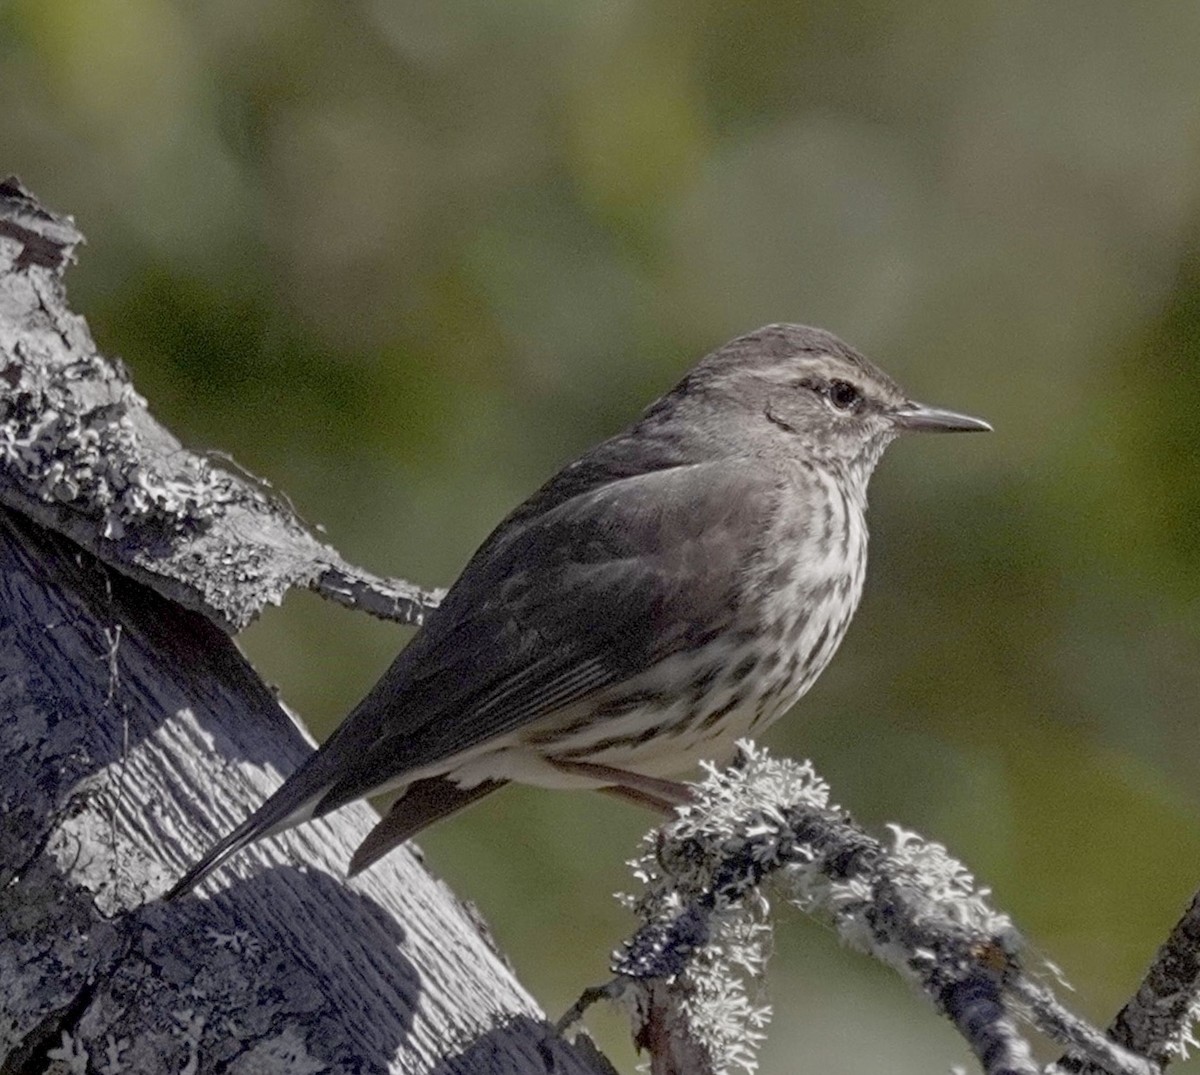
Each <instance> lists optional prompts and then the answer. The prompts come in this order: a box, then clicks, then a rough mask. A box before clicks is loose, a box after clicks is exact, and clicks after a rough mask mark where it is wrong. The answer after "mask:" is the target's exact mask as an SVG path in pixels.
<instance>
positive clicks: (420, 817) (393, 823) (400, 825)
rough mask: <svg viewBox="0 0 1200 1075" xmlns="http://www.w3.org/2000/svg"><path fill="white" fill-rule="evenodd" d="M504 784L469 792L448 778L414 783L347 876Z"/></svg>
mask: <svg viewBox="0 0 1200 1075" xmlns="http://www.w3.org/2000/svg"><path fill="white" fill-rule="evenodd" d="M507 783H508V781H507V780H484V781H483V782H482V783H479V784H475V785H474V786H472V787H469V788H462V787H459V786H458V784H456V783H455V782H454V781H453V780H452V779H450V778H449V777H447V776H431V777H427V778H426V779H424V780H417V781H414V782H413V783H412V784H410V785H409V786H408V788H406V789H405V790H404V791H403V792H402V793H401V795H400V797H399V798H398V799H397V800H396V801H395V802H394V803H392V808H391V809H390V810H389V811H388V812H387V813H386V814H384V815H383V817H381V818H380V819H379V821H378V823H377V824H376V825H375V827H374V828H373V829H372V830H371V831H370V832H369V833H367V838H366V839H365V840H363V842H362V843H361V844H359V845H358V850H357V851H355V852H354V857H353V858H351V859H350V871H349V872H350V876H351V877H353V876H354V875H355V874H356V873H359V872H361V871H362V870H365V869H366V868H367V867H368V866H370V865H371V864H372V863H374V862H378V861H379V859H381V858H383V856H384V855H386V854H387V853H388V852H389V851H391V850H392V848H394V847H399V846H400V845H401V844H402V843H404V841H405V840H409V839H411V838H412V837H413V836H415V835H416V834H417V833H418V832H420V831H421V830H422V829H423V828H425V826H426V825H432V824H433V823H434V822H435V821H438V820H440V819H441V818H444V817H447V816H448V815H450V814H453V813H456V812H457V811H459V810H462V809H463V808H464V807H467V806H470V805H471V803H473V802H476V801H477V800H479V799H482V798H483V797H484V796H485V795H487V794H489V793H490V792H493V791H496V790H497V789H499V788H502V787H504V785H505V784H507Z"/></svg>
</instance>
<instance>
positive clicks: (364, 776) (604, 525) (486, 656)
mask: <svg viewBox="0 0 1200 1075" xmlns="http://www.w3.org/2000/svg"><path fill="white" fill-rule="evenodd" d="M777 495H778V494H777V490H776V488H775V486H774V483H773V482H771V481H770V480H769V478H767V477H764V476H761V475H759V474H758V473H756V468H755V467H754V466H753V465H752V463H751V462H750V461H730V462H714V463H705V464H698V465H691V466H676V467H672V468H669V469H664V470H658V471H654V472H651V473H647V474H640V475H635V476H631V477H625V478H622V479H620V480H618V481H613V482H609V483H606V484H603V485H601V486H599V487H597V488H592V489H590V490H588V491H587V492H584V493H582V494H580V495H577V496H574V497H571V498H570V499H568V500H566V501H564V502H562V503H559V504H557V505H556V506H554V507H552V508H551V509H549V510H547V511H545V512H543V513H542V514H540V515H537V516H535V517H533V518H531V519H527V520H525V521H524V524H523V525H521V526H519V527H517V528H515V529H514V530H513V531H512V532H511V533H510V534H509V535H507V536H504V537H502V538H500V539H498V540H492V541H489V542H488V543H486V544H485V545H484V546H483V548H482V549H481V550H480V553H479V554H477V556H476V558H475V559H474V560H472V562H471V563H470V564H469V565H468V566H467V568H466V570H465V571H464V572H463V574H462V576H460V578H459V580H458V581H457V582H456V583H455V585H454V587H453V588H452V589H451V591H450V592H449V593H448V594H447V596H446V599H445V601H444V602H443V604H442V607H441V608H439V609H438V610H437V612H436V613H435V614H434V615H433V616H432V617H431V618H430V621H429V623H428V625H427V626H426V627H425V628H424V629H423V631H422V633H421V634H420V635H418V636H417V638H415V639H414V640H413V642H412V643H411V644H410V645H409V647H408V649H406V650H405V651H404V652H403V653H402V654H401V655H400V657H398V658H397V660H396V662H395V664H393V666H392V667H391V668H390V669H389V670H388V672H387V673H386V674H385V675H384V677H383V678H382V679H381V680H380V681H379V683H378V684H376V686H375V687H374V689H372V691H371V692H370V693H369V694H368V695H367V697H366V698H364V699H363V701H362V702H361V703H360V704H359V705H358V706H357V707H356V709H355V710H354V712H353V713H351V715H350V716H349V717H348V718H347V720H346V721H345V722H344V723H343V725H342V727H341V728H339V729H338V731H337V732H336V733H335V734H334V736H333V737H331V739H330V740H328V741H327V743H326V745H325V746H324V747H323V748H322V751H321V753H322V754H328V755H329V760H330V762H333V760H334V758H335V757H336V771H337V773H338V779H337V781H336V783H334V784H332V785H331V786H330V787H329V789H328V791H327V792H326V793H325V795H324V797H323V798H322V799H321V801H320V803H319V805H318V806H317V809H316V812H317V813H318V814H319V813H325V812H326V811H328V810H331V809H335V808H336V807H338V806H340V805H342V804H343V803H346V802H349V801H351V800H352V799H356V798H360V797H362V796H364V795H369V794H371V793H372V792H373V791H376V790H379V789H381V788H382V787H384V786H386V785H388V784H389V783H393V782H395V781H396V780H397V779H402V777H403V774H404V773H406V772H411V771H414V770H417V769H423V768H427V767H429V766H431V765H435V764H436V763H437V762H439V761H441V760H444V759H447V758H450V757H452V756H454V755H457V754H460V753H461V752H463V751H466V750H470V749H472V748H473V747H476V746H479V745H481V744H484V743H486V742H488V741H489V740H496V739H499V738H501V737H503V736H505V735H507V734H508V733H510V732H512V731H513V730H514V729H517V728H520V727H524V726H527V725H529V724H530V723H532V722H534V721H536V720H538V719H539V718H540V717H543V716H545V715H546V714H549V713H551V712H554V711H556V710H560V709H564V708H566V707H567V706H569V705H571V704H573V703H576V702H578V701H580V700H581V699H584V698H586V697H587V696H589V695H592V694H594V693H595V692H597V691H599V690H601V689H603V688H605V687H607V686H610V685H612V684H615V683H620V682H622V681H623V680H627V679H629V678H631V677H633V676H634V675H636V674H638V673H639V672H641V671H643V670H645V669H647V668H649V667H651V666H652V665H654V664H655V663H657V662H658V661H659V660H661V659H662V658H663V657H665V656H667V655H668V654H670V653H673V652H676V651H678V650H681V649H686V648H691V647H695V646H699V645H701V644H702V643H703V642H704V641H706V640H707V639H708V638H710V637H711V636H712V635H714V634H715V633H717V632H719V631H720V630H722V629H723V628H724V627H725V626H726V625H727V624H728V623H729V621H730V619H731V618H732V617H733V616H734V615H735V614H736V612H737V607H738V603H739V600H740V594H741V593H742V589H743V587H742V585H741V580H742V578H743V577H744V574H745V572H746V571H747V570H748V569H749V568H750V566H751V564H752V562H753V561H754V559H755V554H756V550H757V549H758V548H759V547H760V546H761V543H762V542H763V541H764V540H765V534H764V529H765V526H764V524H765V520H766V517H767V515H768V513H769V511H770V508H771V504H772V502H773V500H774V498H775V497H776V496H777Z"/></svg>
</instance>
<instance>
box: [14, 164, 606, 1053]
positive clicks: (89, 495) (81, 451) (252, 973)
mask: <svg viewBox="0 0 1200 1075" xmlns="http://www.w3.org/2000/svg"><path fill="white" fill-rule="evenodd" d="M79 242H80V235H79V233H78V231H77V230H76V229H75V228H74V226H73V224H72V223H71V222H70V221H69V220H66V219H62V218H58V217H55V216H54V215H53V214H50V213H48V212H47V211H46V210H44V209H43V208H41V207H40V206H39V205H38V204H37V203H36V201H34V199H33V198H32V197H31V196H30V195H29V194H28V193H27V192H26V191H24V190H23V189H22V188H20V186H19V185H18V184H16V182H15V181H13V180H9V181H7V182H4V183H0V759H2V765H3V772H4V774H5V779H4V781H3V782H0V981H2V982H3V983H4V989H3V990H2V991H0V1071H2V1072H4V1073H6V1075H8V1073H13V1075H16V1073H21V1075H24V1073H26V1072H35V1071H38V1072H40V1071H44V1070H46V1069H47V1068H49V1067H51V1066H52V1065H53V1067H54V1069H55V1070H70V1071H76V1070H78V1071H83V1070H87V1071H95V1072H99V1073H102V1075H108V1073H115V1072H117V1071H148V1072H150V1071H193V1072H213V1071H222V1072H228V1073H237V1072H245V1073H249V1072H262V1071H288V1072H318V1071H320V1072H330V1073H341V1072H344V1073H349V1072H359V1071H372V1072H374V1071H380V1072H384V1071H386V1072H396V1073H405V1075H407V1073H416V1072H421V1073H423V1075H424V1073H428V1072H436V1073H440V1075H449V1073H452V1072H457V1073H468V1072H472V1073H473V1072H479V1071H489V1072H501V1073H511V1075H524V1073H527V1072H531V1071H551V1070H553V1071H555V1072H564V1073H570V1075H589V1073H590V1075H595V1073H596V1072H597V1071H603V1070H609V1071H611V1069H606V1066H605V1062H604V1061H603V1059H602V1058H600V1057H599V1056H598V1054H596V1053H595V1051H594V1049H589V1048H588V1047H587V1046H586V1044H581V1045H579V1046H577V1047H572V1046H570V1045H568V1044H567V1043H565V1042H563V1041H562V1040H561V1039H560V1038H559V1037H558V1036H557V1035H556V1034H555V1033H554V1031H553V1028H551V1027H549V1026H548V1025H547V1024H546V1023H545V1022H544V1020H543V1018H542V1016H541V1013H540V1012H539V1011H538V1009H537V1006H536V1005H535V1004H534V1002H533V1000H532V999H531V998H530V997H529V996H528V994H527V993H526V992H525V991H524V990H523V989H522V988H521V986H520V984H519V983H518V982H517V981H516V980H515V979H514V977H513V976H512V973H511V971H510V970H509V969H508V967H507V966H506V965H505V963H504V961H503V958H502V957H501V956H500V955H499V954H498V953H497V951H496V950H495V948H494V945H493V944H492V942H491V940H490V938H489V937H488V936H487V935H486V933H485V932H484V930H483V928H482V927H481V926H480V924H479V922H478V918H477V916H476V915H475V914H474V913H472V912H471V911H469V910H468V909H466V908H464V907H462V906H461V905H460V904H459V903H458V902H457V900H455V898H454V897H453V895H452V894H451V893H450V892H449V890H448V889H446V888H445V887H444V886H443V885H442V884H441V883H440V882H438V881H436V880H435V879H434V878H432V877H430V876H429V874H428V873H427V872H426V871H425V870H424V868H423V867H422V866H421V863H420V860H419V858H418V852H417V851H416V849H415V848H410V849H409V850H407V851H405V852H402V853H398V854H395V855H392V856H389V858H388V860H387V861H386V862H383V863H380V864H379V865H378V866H377V867H375V868H374V869H372V870H371V871H370V872H369V873H368V874H365V875H364V876H362V877H360V878H357V879H355V880H354V881H347V880H346V878H345V864H346V862H347V861H348V859H349V856H350V853H351V851H352V849H353V848H354V847H355V846H356V845H357V844H358V843H359V842H360V841H361V840H362V838H363V837H364V836H365V835H366V833H367V832H368V831H369V829H370V828H371V826H372V824H373V823H374V821H375V820H377V818H376V815H375V814H374V812H373V811H372V810H371V809H370V808H369V807H368V806H367V805H366V804H363V803H359V804H357V805H355V806H352V807H349V808H347V809H346V810H343V811H339V812H338V814H337V815H335V816H334V817H331V818H329V819H328V820H325V821H321V822H317V823H314V824H311V825H307V826H304V827H302V828H301V829H300V830H298V831H294V832H292V833H289V834H286V835H284V836H280V837H277V838H275V839H273V840H269V841H265V842H264V843H263V844H261V845H259V846H257V847H255V848H253V849H251V850H249V851H247V852H246V853H245V854H244V855H242V856H240V857H239V859H238V862H237V864H236V865H235V866H233V867H231V868H229V869H226V870H224V871H222V873H221V874H220V876H219V878H218V879H217V880H218V882H219V886H220V887H219V889H218V891H217V892H216V894H215V895H213V896H211V897H210V898H200V897H197V896H194V895H193V896H190V897H187V898H184V899H182V900H180V901H178V902H177V903H172V904H170V905H164V904H161V903H158V902H156V901H155V899H154V897H155V896H156V895H157V894H158V893H160V892H162V891H163V889H164V888H165V887H166V886H167V884H168V883H169V882H170V881H171V880H173V879H174V878H176V877H178V875H179V873H180V871H181V870H182V869H183V867H184V865H185V864H186V863H187V862H188V861H189V860H191V859H193V858H194V857H195V856H196V855H197V853H198V852H199V851H200V850H202V849H203V847H204V846H205V845H207V843H208V842H209V841H211V840H212V839H213V838H214V837H215V836H217V835H218V834H220V833H222V832H225V831H227V830H228V829H229V828H230V827H232V825H233V824H234V823H235V822H237V821H240V820H241V819H242V817H244V816H245V814H246V813H248V811H249V810H250V808H251V807H252V806H254V805H257V804H258V803H260V802H261V801H262V800H263V799H264V798H265V797H266V796H267V795H268V794H269V793H270V792H271V791H272V790H273V789H274V788H275V787H276V786H278V784H279V782H280V778H281V774H284V773H288V772H291V771H292V770H293V769H294V768H295V767H296V766H297V765H298V764H299V763H300V762H301V761H302V760H303V758H304V757H305V756H306V755H307V754H308V752H309V751H310V750H311V743H310V741H309V740H308V739H307V738H306V737H305V736H304V735H303V734H302V733H301V731H300V730H299V729H298V727H297V726H296V725H295V724H293V723H292V721H291V720H290V719H289V718H288V716H287V715H286V714H285V713H284V712H283V711H282V710H281V709H280V707H279V705H278V703H277V702H276V700H275V698H274V697H273V695H272V693H271V692H270V690H268V688H267V687H266V686H265V685H264V684H263V683H262V681H261V680H260V679H259V678H258V676H257V675H256V674H255V673H254V671H253V669H251V668H250V667H249V665H248V664H247V663H246V662H245V660H244V659H243V658H242V656H241V655H240V653H239V652H238V651H237V649H236V647H235V646H234V644H233V642H232V641H231V640H230V638H229V637H228V636H227V635H226V634H225V633H224V631H223V629H228V628H230V627H234V626H238V625H241V624H243V623H245V622H247V620H249V619H250V618H251V617H253V616H254V615H255V614H256V613H257V612H258V611H259V610H260V609H261V608H262V606H263V604H264V603H265V602H267V601H278V600H280V599H281V598H282V597H283V595H284V593H285V592H286V591H287V589H288V588H289V587H291V586H294V585H307V586H313V587H315V588H317V589H318V590H319V591H324V592H326V593H327V594H329V595H333V596H336V598H337V599H338V600H341V601H343V602H344V603H350V604H354V605H356V606H358V607H369V608H370V609H371V611H374V612H375V613H376V614H387V615H391V616H393V617H394V618H397V619H400V620H404V621H411V620H415V619H418V618H419V616H420V614H421V612H422V611H423V610H424V609H425V608H427V607H429V606H430V605H431V604H432V603H433V600H434V598H433V595H431V594H429V593H427V592H425V591H422V590H420V589H419V588H417V587H415V586H411V585H410V584H407V583H400V582H386V581H383V580H379V579H375V578H374V577H372V576H370V575H369V574H367V573H366V572H362V571H359V570H358V569H356V568H353V567H351V566H350V565H348V564H346V563H345V561H343V560H342V559H341V558H340V556H338V554H337V553H336V552H335V551H334V550H332V549H330V548H329V547H328V546H326V545H323V544H321V543H320V542H318V541H316V540H315V539H314V538H313V537H311V535H309V534H308V533H307V531H306V530H305V529H304V528H303V527H302V526H301V525H300V523H299V522H298V521H297V519H296V517H295V515H294V513H293V512H291V510H290V509H289V508H287V507H286V506H285V505H283V504H282V503H281V502H280V498H278V497H275V496H272V495H269V494H268V493H266V492H264V489H263V487H262V486H261V485H259V484H256V483H253V482H251V481H248V480H246V479H245V478H242V477H239V476H234V475H233V474H231V473H230V472H228V471H227V470H225V469H222V468H220V467H218V466H216V465H214V464H213V463H212V462H211V461H210V460H209V459H206V458H202V457H200V456H197V455H195V454H194V453H191V452H188V451H186V450H184V449H183V448H181V447H180V445H179V443H178V442H177V441H176V440H175V439H174V438H173V437H172V436H171V435H170V434H169V433H168V432H167V431H166V430H164V429H163V428H162V427H161V426H159V425H158V424H157V423H156V422H154V420H153V419H152V418H151V417H150V415H149V414H148V412H147V411H146V408H145V404H144V401H143V400H142V399H141V398H140V397H139V396H138V395H137V394H136V392H135V391H134V390H133V388H132V386H131V385H130V383H129V381H128V378H127V376H126V375H125V373H124V371H123V370H121V369H120V368H119V367H117V366H115V365H114V364H112V363H110V362H108V361H107V360H106V359H104V358H103V357H101V356H100V355H98V354H97V353H96V351H95V347H94V345H93V343H92V341H91V338H90V336H89V334H88V331H87V327H86V325H85V324H84V322H83V321H82V320H81V319H80V318H78V317H76V316H75V315H73V314H72V313H70V311H69V310H68V309H67V307H66V304H65V295H64V292H63V288H62V282H61V273H62V271H63V269H64V267H65V266H66V265H67V263H68V262H69V261H70V260H71V258H72V256H73V252H74V249H75V247H76V245H77V244H78V243H79ZM218 625H219V626H218ZM208 891H212V888H211V886H209V888H208Z"/></svg>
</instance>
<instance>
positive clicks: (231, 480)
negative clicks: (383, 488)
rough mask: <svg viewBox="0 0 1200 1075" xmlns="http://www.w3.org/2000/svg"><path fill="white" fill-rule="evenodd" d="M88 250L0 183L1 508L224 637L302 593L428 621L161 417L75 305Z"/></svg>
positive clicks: (416, 603)
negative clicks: (80, 256)
mask: <svg viewBox="0 0 1200 1075" xmlns="http://www.w3.org/2000/svg"><path fill="white" fill-rule="evenodd" d="M82 239H83V237H82V235H81V234H80V233H79V232H78V231H77V230H76V228H75V226H74V224H73V222H72V221H71V220H70V218H67V217H60V216H56V215H55V214H53V213H51V212H49V211H48V210H46V209H45V208H43V207H42V206H41V205H40V204H38V202H37V201H36V199H35V198H34V197H33V196H32V195H31V194H30V193H29V192H28V191H26V190H25V189H24V188H23V187H21V185H20V184H19V183H18V182H17V181H16V180H15V179H13V178H9V179H7V180H4V181H2V182H0V362H2V366H0V503H3V504H7V505H8V506H9V507H12V508H15V509H17V510H18V511H20V512H22V513H24V514H26V515H28V516H30V517H31V518H33V519H36V520H37V521H38V522H40V523H42V524H43V525H44V526H49V527H51V528H52V529H54V530H57V531H58V532H59V533H62V534H65V535H66V536H67V537H69V538H71V539H72V540H73V541H74V542H76V544H78V545H81V546H82V547H83V548H85V549H87V550H89V551H90V552H92V553H94V554H95V555H97V556H98V557H99V558H100V559H101V560H103V561H104V562H105V563H107V564H109V565H111V566H112V567H115V568H117V570H119V571H121V572H123V573H125V574H128V575H130V576H131V577H133V578H135V579H137V580H138V581H139V582H142V583H145V584H146V585H149V586H151V587H153V588H154V589H156V590H157V591H158V592H160V593H162V594H165V595H166V596H168V597H170V598H171V599H172V600H174V601H176V602H178V603H179V604H181V605H183V606H185V607H186V608H191V609H195V610H197V611H199V612H202V613H203V614H204V615H206V616H208V617H209V618H211V619H213V620H214V621H216V622H217V623H219V624H220V625H221V626H223V627H225V628H227V629H231V630H236V629H239V628H242V627H245V626H246V625H247V624H248V623H249V622H250V621H251V620H253V619H254V617H255V616H257V615H258V613H259V612H260V611H262V608H263V606H264V605H267V604H278V603H279V602H280V601H281V600H282V599H283V597H284V595H285V594H286V593H287V591H288V590H289V589H291V588H292V587H294V586H305V587H308V588H310V589H313V590H315V591H316V592H318V593H320V594H322V595H324V596H326V597H329V598H330V599H332V600H336V601H339V602H341V603H342V604H350V605H352V606H354V607H358V608H362V609H363V610H364V611H367V612H370V613H372V614H373V615H377V616H385V617H388V618H390V619H395V620H399V621H400V622H402V623H419V622H420V619H421V615H422V613H423V612H424V611H425V610H426V609H428V608H432V607H434V606H435V605H436V604H437V600H438V597H439V594H438V593H436V592H433V591H425V590H422V589H421V588H419V587H417V586H414V585H413V584H412V583H408V582H403V581H399V580H396V579H380V578H377V577H375V576H374V575H371V574H370V573H368V572H366V571H363V570H361V569H359V568H356V567H353V566H352V565H350V564H348V563H346V561H345V560H343V559H342V557H341V556H340V555H339V554H338V553H337V551H336V550H334V549H332V548H330V547H329V546H328V545H326V544H323V543H322V542H320V541H318V540H317V539H316V538H315V537H313V535H312V534H311V533H309V531H308V529H307V528H306V527H305V526H304V525H303V524H302V523H301V522H300V521H299V519H297V517H296V515H295V513H294V512H293V511H292V510H291V509H290V508H289V507H288V506H287V504H286V503H285V502H284V501H283V499H282V498H280V497H276V496H274V495H273V494H272V493H271V491H270V489H269V487H268V486H267V485H266V484H265V483H263V482H259V481H255V480H253V479H250V478H248V477H245V476H242V475H240V474H236V473H234V472H233V470H232V469H229V468H226V467H223V466H221V465H220V463H219V462H218V461H216V460H215V459H213V458H210V457H208V456H205V455H201V454H199V453H196V452H192V451H189V450H188V449H186V448H184V447H183V446H182V445H181V444H180V443H179V441H178V440H176V438H175V437H174V436H172V435H171V433H170V432H169V431H168V430H166V429H164V428H163V427H162V426H161V425H159V423H158V422H156V421H155V420H154V418H153V417H152V416H151V414H150V412H149V410H148V409H147V407H146V401H145V400H144V399H143V398H142V397H141V396H140V395H138V393H137V392H136V391H135V390H134V388H133V385H132V384H131V383H130V380H129V377H128V374H127V373H126V371H125V369H124V368H123V367H122V365H121V364H120V363H119V362H116V361H113V360H110V359H108V358H105V357H104V356H103V355H100V354H99V353H98V352H97V350H96V345H95V343H93V341H92V338H91V334H90V333H89V332H88V328H87V324H86V323H85V322H84V320H83V318H81V317H78V316H77V315H75V314H73V313H71V311H70V310H69V309H68V308H67V305H66V297H65V293H64V291H63V287H62V272H63V270H64V268H65V267H66V265H67V264H69V263H70V261H71V260H72V259H73V258H74V255H75V249H76V247H77V246H78V244H79V243H81V242H82Z"/></svg>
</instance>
